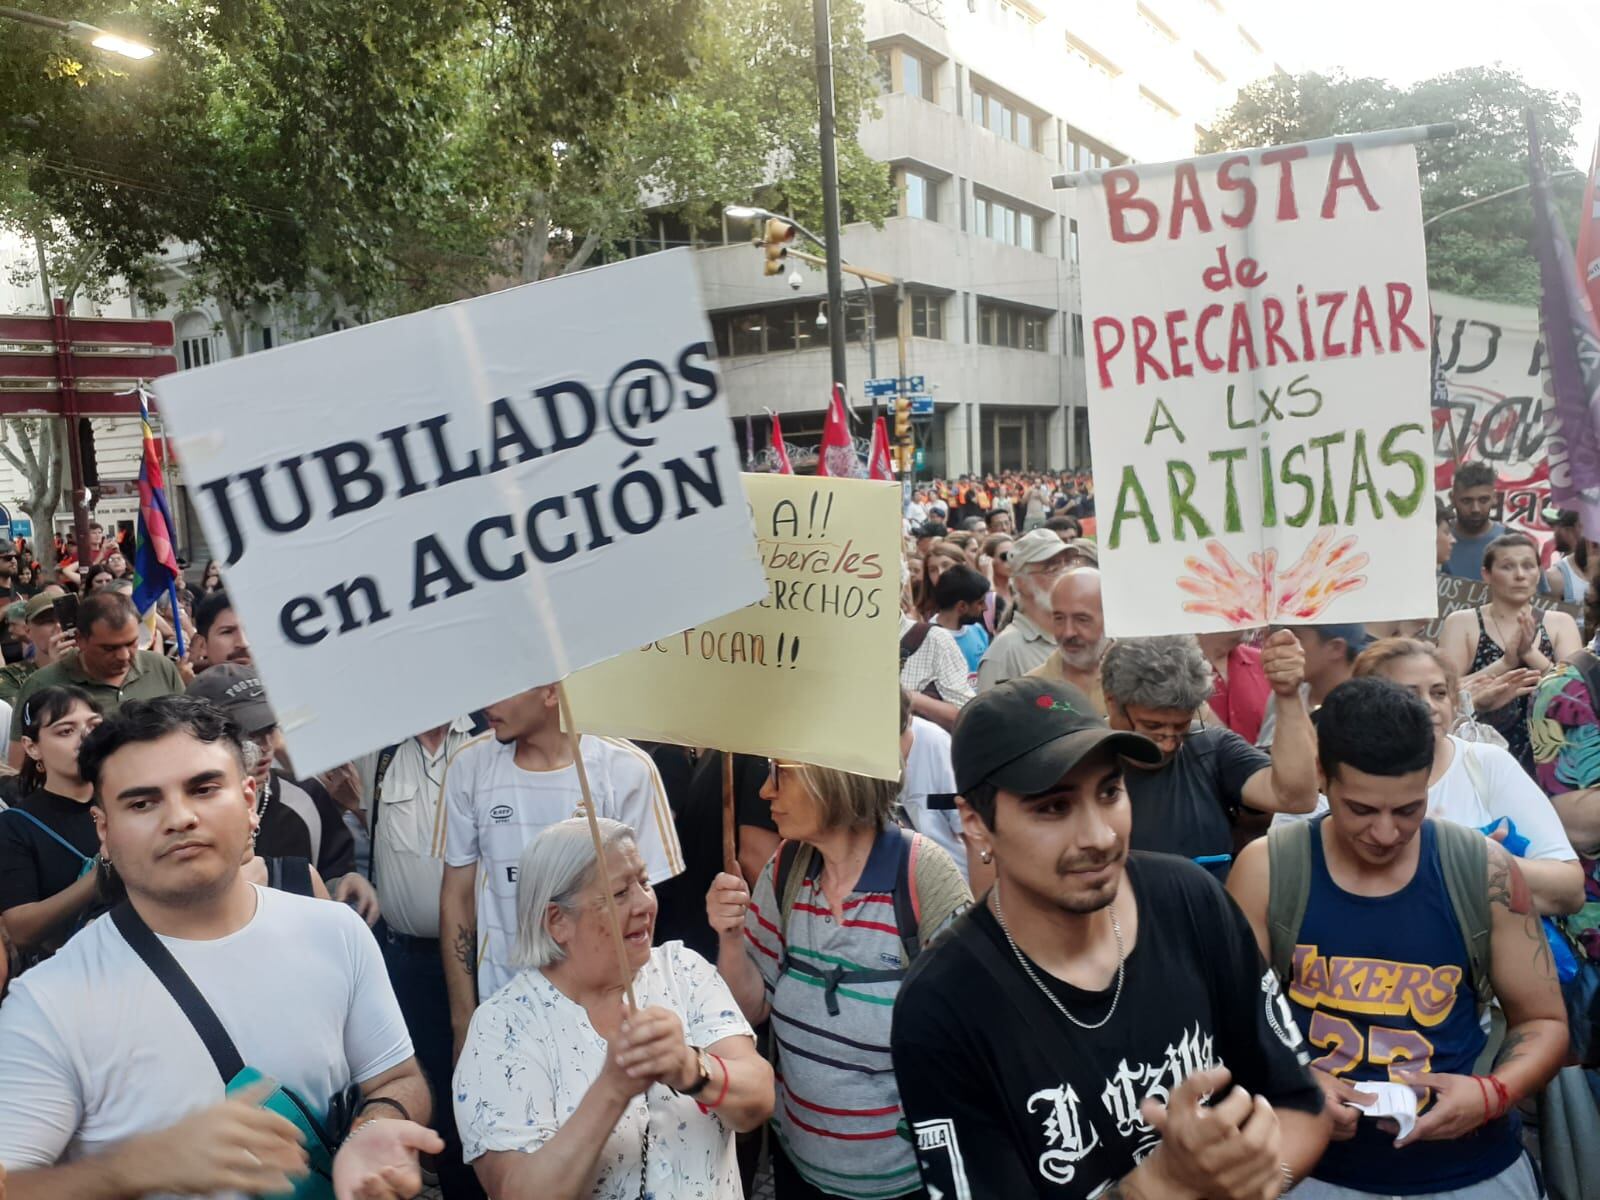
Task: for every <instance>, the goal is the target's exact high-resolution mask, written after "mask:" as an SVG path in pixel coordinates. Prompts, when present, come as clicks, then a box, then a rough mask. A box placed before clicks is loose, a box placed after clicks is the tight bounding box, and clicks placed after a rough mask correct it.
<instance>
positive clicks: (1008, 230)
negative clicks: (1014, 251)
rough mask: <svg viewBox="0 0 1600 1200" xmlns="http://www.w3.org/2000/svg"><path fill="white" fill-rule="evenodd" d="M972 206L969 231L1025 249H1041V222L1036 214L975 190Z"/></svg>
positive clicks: (1042, 225)
mask: <svg viewBox="0 0 1600 1200" xmlns="http://www.w3.org/2000/svg"><path fill="white" fill-rule="evenodd" d="M972 208H973V224H972V232H974V233H976V234H977V235H978V236H979V237H986V238H989V239H990V240H991V241H996V242H1000V243H1003V244H1004V245H1007V246H1020V247H1022V249H1024V250H1042V249H1043V248H1044V246H1043V229H1044V222H1043V221H1041V220H1040V219H1039V216H1038V214H1037V213H1035V212H1033V211H1031V210H1027V209H1023V208H1021V207H1019V206H1018V205H1016V204H1013V203H1011V202H1010V201H1006V200H1001V199H999V198H998V197H993V196H980V195H977V194H976V193H975V194H974V195H973V198H972Z"/></svg>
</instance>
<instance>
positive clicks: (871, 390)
mask: <svg viewBox="0 0 1600 1200" xmlns="http://www.w3.org/2000/svg"><path fill="white" fill-rule="evenodd" d="M899 382H900V381H899V380H897V379H869V380H867V395H869V396H874V397H882V396H892V395H894V394H895V392H896V390H897V389H898V385H899Z"/></svg>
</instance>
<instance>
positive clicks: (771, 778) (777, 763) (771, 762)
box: [767, 758, 803, 787]
mask: <svg viewBox="0 0 1600 1200" xmlns="http://www.w3.org/2000/svg"><path fill="white" fill-rule="evenodd" d="M802 765H803V764H801V763H797V762H784V761H783V759H781V758H769V759H767V782H768V783H770V784H771V785H772V786H773V787H777V786H778V772H779V771H784V770H788V771H795V770H799V768H800V767H801V766H802Z"/></svg>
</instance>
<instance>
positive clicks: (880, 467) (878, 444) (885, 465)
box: [867, 417, 894, 479]
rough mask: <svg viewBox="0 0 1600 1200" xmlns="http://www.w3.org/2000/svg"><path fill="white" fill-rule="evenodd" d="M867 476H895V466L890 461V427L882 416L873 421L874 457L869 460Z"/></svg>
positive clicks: (881, 477)
mask: <svg viewBox="0 0 1600 1200" xmlns="http://www.w3.org/2000/svg"><path fill="white" fill-rule="evenodd" d="M867 478H869V479H893V478H894V466H893V464H891V462H890V461H889V427H888V426H887V425H885V424H884V421H883V418H882V417H879V418H878V419H877V420H876V421H874V422H873V423H872V457H871V458H870V459H869V460H868V461H867Z"/></svg>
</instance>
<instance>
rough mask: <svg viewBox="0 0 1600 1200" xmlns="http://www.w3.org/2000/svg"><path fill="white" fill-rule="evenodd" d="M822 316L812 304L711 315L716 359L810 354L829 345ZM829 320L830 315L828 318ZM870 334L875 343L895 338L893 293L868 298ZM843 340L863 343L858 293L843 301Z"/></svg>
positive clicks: (884, 291)
mask: <svg viewBox="0 0 1600 1200" xmlns="http://www.w3.org/2000/svg"><path fill="white" fill-rule="evenodd" d="M820 311H822V309H821V307H820V306H819V304H818V302H817V301H815V300H803V301H800V302H799V303H797V304H776V305H771V306H769V307H766V308H759V309H746V310H744V311H742V312H723V313H713V314H712V315H711V332H712V334H713V335H714V336H715V338H716V344H717V354H718V355H719V356H721V357H723V358H742V357H747V356H749V355H755V354H772V353H776V352H779V351H788V350H809V349H812V348H813V347H817V346H825V345H827V343H828V334H827V329H826V328H820V329H819V328H818V327H817V314H818V313H819V312H820ZM831 316H832V314H830V317H831ZM872 320H873V332H874V334H875V335H876V337H877V339H878V340H879V341H883V340H885V339H887V338H892V337H894V336H895V335H896V333H897V332H898V328H899V327H898V324H897V321H898V315H897V313H896V312H895V296H894V291H893V289H890V288H879V289H877V290H875V291H874V292H873V293H872ZM844 322H845V335H846V337H847V339H848V340H849V341H850V342H852V343H859V342H861V341H863V340H864V339H865V337H866V328H867V314H866V306H865V302H864V298H863V297H862V296H861V295H860V294H859V293H856V292H850V293H846V296H845V315H844Z"/></svg>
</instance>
